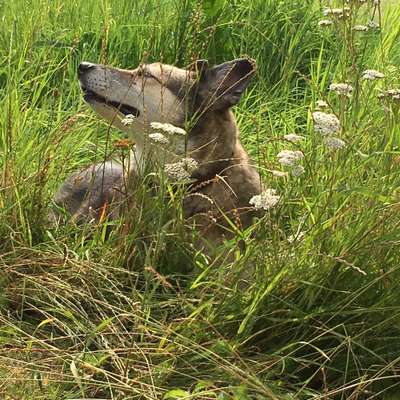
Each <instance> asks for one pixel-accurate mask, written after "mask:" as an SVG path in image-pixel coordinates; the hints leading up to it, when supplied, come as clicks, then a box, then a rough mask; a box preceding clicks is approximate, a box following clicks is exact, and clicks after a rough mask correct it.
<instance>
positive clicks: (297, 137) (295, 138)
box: [283, 133, 305, 143]
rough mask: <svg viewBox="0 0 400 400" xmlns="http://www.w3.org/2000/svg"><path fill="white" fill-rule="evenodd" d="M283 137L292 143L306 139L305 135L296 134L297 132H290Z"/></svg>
mask: <svg viewBox="0 0 400 400" xmlns="http://www.w3.org/2000/svg"><path fill="white" fill-rule="evenodd" d="M283 138H284V139H285V140H287V141H288V142H292V143H298V142H301V141H302V140H304V139H305V138H304V136H300V135H296V134H295V133H289V134H288V135H285V136H284V137H283Z"/></svg>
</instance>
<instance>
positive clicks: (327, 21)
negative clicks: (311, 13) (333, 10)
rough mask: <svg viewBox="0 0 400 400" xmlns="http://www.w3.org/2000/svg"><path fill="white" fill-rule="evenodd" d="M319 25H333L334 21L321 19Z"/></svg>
mask: <svg viewBox="0 0 400 400" xmlns="http://www.w3.org/2000/svg"><path fill="white" fill-rule="evenodd" d="M318 25H319V26H321V27H325V26H331V25H333V21H331V20H330V19H321V21H319V22H318Z"/></svg>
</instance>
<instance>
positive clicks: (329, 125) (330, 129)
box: [312, 111, 346, 149]
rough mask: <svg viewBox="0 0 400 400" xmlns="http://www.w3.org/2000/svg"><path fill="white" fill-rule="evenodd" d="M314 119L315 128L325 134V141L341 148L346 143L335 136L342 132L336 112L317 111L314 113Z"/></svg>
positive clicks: (335, 147)
mask: <svg viewBox="0 0 400 400" xmlns="http://www.w3.org/2000/svg"><path fill="white" fill-rule="evenodd" d="M312 116H313V120H314V130H315V131H316V132H318V133H320V134H321V135H322V136H324V143H325V145H326V146H327V147H329V148H332V149H341V148H343V147H345V146H346V143H345V142H344V141H343V140H341V139H339V138H338V137H336V136H334V135H335V134H336V133H339V132H340V128H341V127H340V121H339V120H338V118H337V117H336V115H334V114H327V113H324V112H321V111H315V112H313V114H312Z"/></svg>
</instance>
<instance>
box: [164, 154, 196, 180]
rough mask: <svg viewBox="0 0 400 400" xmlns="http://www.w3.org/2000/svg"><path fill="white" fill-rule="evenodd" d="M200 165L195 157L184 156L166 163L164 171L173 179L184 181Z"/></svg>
mask: <svg viewBox="0 0 400 400" xmlns="http://www.w3.org/2000/svg"><path fill="white" fill-rule="evenodd" d="M198 167H199V164H198V162H197V161H196V160H194V159H193V158H182V160H181V161H178V162H176V163H171V164H165V166H164V172H165V173H166V174H167V176H168V177H169V178H171V179H173V180H177V181H183V180H187V179H190V176H191V175H192V172H193V171H195V170H196V169H197V168H198Z"/></svg>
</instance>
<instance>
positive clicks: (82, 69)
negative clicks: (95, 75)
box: [78, 61, 140, 117]
mask: <svg viewBox="0 0 400 400" xmlns="http://www.w3.org/2000/svg"><path fill="white" fill-rule="evenodd" d="M94 68H96V64H92V63H89V62H86V61H83V62H81V63H80V64H79V66H78V78H79V82H80V85H81V89H82V91H83V98H84V100H85V101H86V102H87V103H89V104H90V103H93V102H96V103H101V104H106V105H108V106H111V107H114V108H116V109H117V110H118V111H119V112H120V113H121V114H124V115H129V114H131V115H133V116H135V117H139V115H140V111H139V110H138V109H137V108H135V107H132V106H130V105H129V104H125V103H121V102H119V101H111V100H108V99H107V98H106V97H104V96H101V95H99V94H97V93H96V92H94V91H93V90H90V89H88V88H87V86H86V84H85V79H84V78H85V75H86V74H87V73H88V72H89V71H90V70H93V69H94Z"/></svg>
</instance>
